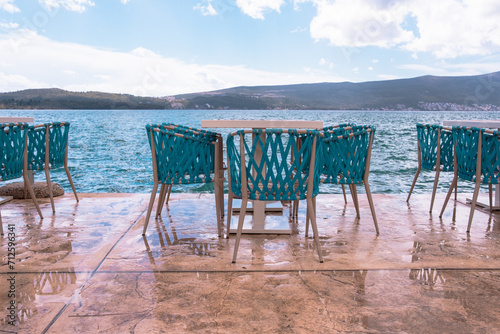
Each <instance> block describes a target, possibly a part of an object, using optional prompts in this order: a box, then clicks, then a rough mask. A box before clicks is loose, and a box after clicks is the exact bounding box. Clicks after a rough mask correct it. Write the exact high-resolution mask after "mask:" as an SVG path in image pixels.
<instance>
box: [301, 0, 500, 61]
mask: <svg viewBox="0 0 500 334" xmlns="http://www.w3.org/2000/svg"><path fill="white" fill-rule="evenodd" d="M305 2H309V3H313V4H314V5H315V6H316V9H317V12H316V15H315V17H314V18H313V19H312V20H311V23H310V33H311V37H312V38H314V39H316V40H328V41H329V42H330V43H331V45H333V46H339V47H347V48H362V47H367V46H376V47H380V48H392V47H398V48H400V49H402V50H406V51H409V52H412V53H414V54H416V53H418V52H426V53H431V54H433V55H434V56H435V57H437V58H443V59H444V58H455V57H459V56H475V55H487V54H492V53H495V52H498V51H500V20H498V17H499V16H500V2H498V1H497V0H441V1H437V2H436V1H435V0H401V1H383V0H377V1H372V0H335V1H334V0H295V3H296V4H297V3H305Z"/></svg>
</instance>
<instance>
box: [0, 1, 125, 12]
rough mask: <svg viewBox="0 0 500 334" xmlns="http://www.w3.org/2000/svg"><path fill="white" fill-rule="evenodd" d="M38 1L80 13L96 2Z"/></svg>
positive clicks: (52, 6)
mask: <svg viewBox="0 0 500 334" xmlns="http://www.w3.org/2000/svg"><path fill="white" fill-rule="evenodd" d="M0 1H1V0H0ZM127 1H128V0H127ZM127 1H125V2H124V1H123V0H122V2H123V3H126V2H127ZM38 2H40V3H41V4H43V5H45V6H47V8H49V9H52V8H55V9H58V8H60V7H62V8H64V9H67V10H70V11H74V12H80V13H83V12H84V11H86V10H87V7H92V6H95V3H94V2H92V1H91V0H38Z"/></svg>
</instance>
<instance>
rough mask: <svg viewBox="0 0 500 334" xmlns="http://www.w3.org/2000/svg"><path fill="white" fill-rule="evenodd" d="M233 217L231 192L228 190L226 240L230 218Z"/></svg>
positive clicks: (229, 227)
mask: <svg viewBox="0 0 500 334" xmlns="http://www.w3.org/2000/svg"><path fill="white" fill-rule="evenodd" d="M232 216H233V192H232V191H231V189H229V192H228V194H227V223H226V239H228V238H229V233H230V229H231V218H232Z"/></svg>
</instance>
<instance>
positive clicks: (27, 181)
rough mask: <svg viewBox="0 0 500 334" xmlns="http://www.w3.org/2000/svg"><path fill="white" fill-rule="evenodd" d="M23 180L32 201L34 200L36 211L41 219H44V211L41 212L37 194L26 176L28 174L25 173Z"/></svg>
mask: <svg viewBox="0 0 500 334" xmlns="http://www.w3.org/2000/svg"><path fill="white" fill-rule="evenodd" d="M23 179H24V185H25V186H27V188H28V192H29V193H30V196H31V199H32V200H33V203H35V207H36V211H38V215H39V216H40V219H43V216H42V211H40V206H39V205H38V201H37V200H36V197H35V192H34V191H33V187H32V186H31V183H30V181H29V179H28V176H27V175H26V172H24V173H23Z"/></svg>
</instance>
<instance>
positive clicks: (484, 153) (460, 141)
mask: <svg viewBox="0 0 500 334" xmlns="http://www.w3.org/2000/svg"><path fill="white" fill-rule="evenodd" d="M452 131H453V144H454V145H455V150H456V156H457V172H458V176H459V177H460V178H462V179H465V180H468V181H472V182H476V179H477V177H480V178H481V183H484V184H488V183H491V184H498V182H499V178H500V157H499V155H500V132H499V131H490V130H485V129H480V128H474V127H473V128H468V127H465V126H454V127H453V130H452ZM479 153H480V155H479ZM479 157H480V159H479ZM478 160H479V161H478ZM478 162H479V163H480V164H479V165H478ZM478 166H479V168H480V173H478Z"/></svg>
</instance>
